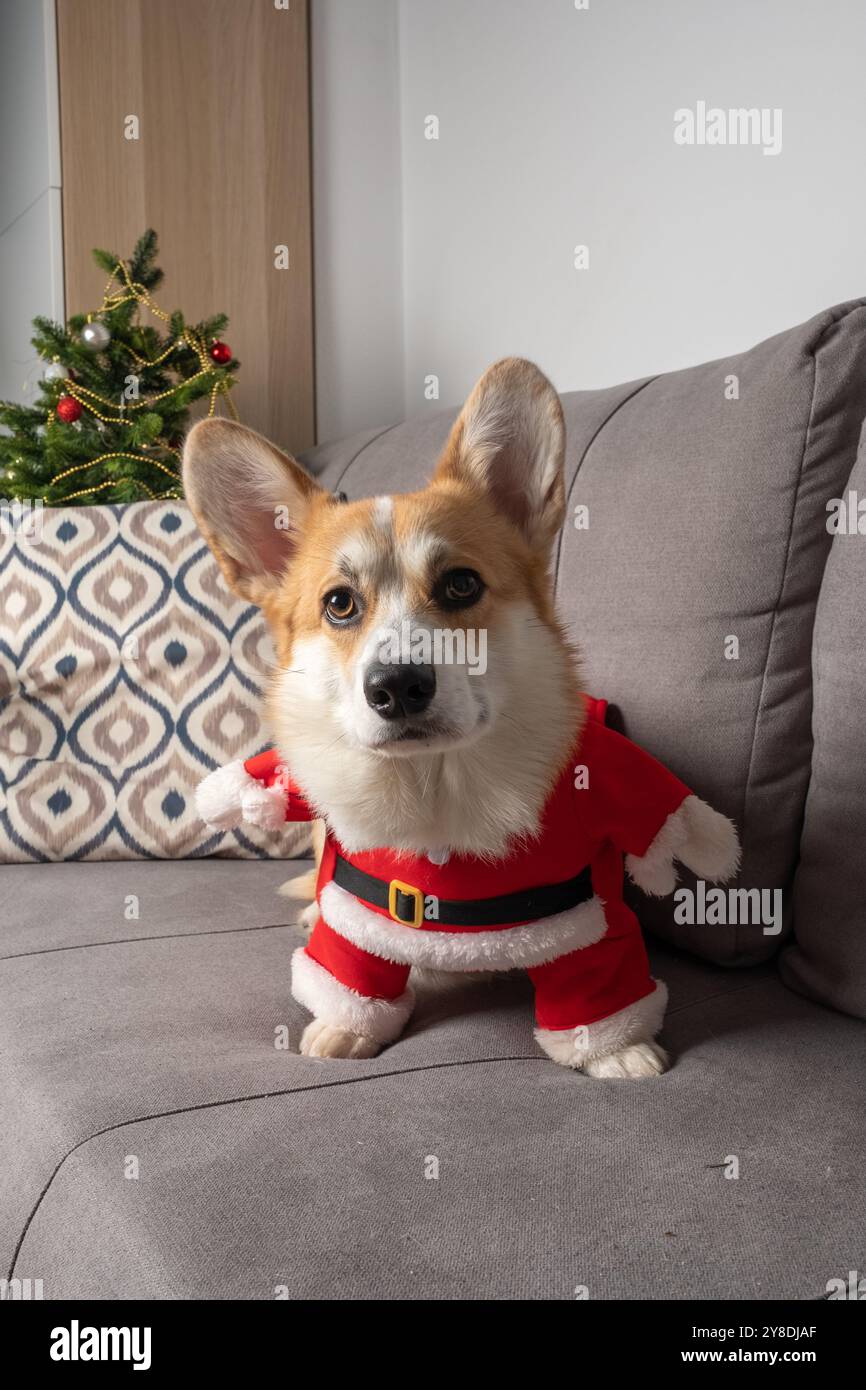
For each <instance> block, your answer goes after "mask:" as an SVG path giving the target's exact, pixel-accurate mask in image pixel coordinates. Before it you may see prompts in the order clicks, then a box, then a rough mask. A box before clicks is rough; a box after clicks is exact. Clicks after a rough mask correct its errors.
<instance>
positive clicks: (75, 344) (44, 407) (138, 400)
mask: <svg viewBox="0 0 866 1390" xmlns="http://www.w3.org/2000/svg"><path fill="white" fill-rule="evenodd" d="M156 251H157V243H156V233H155V232H153V231H147V232H145V233H144V236H143V237H141V239H140V240H139V242H138V244H137V246H136V248H135V250H134V252H133V254H132V256H131V258H130V260H129V261H128V262H124V261H121V260H119V259H118V257H117V256H113V255H110V254H109V253H108V252H107V251H98V250H97V251H94V252H93V258H94V260H95V261H96V263H97V265H99V266H101V267H102V268H103V270H105V271H106V272H107V273H108V276H109V280H108V284H107V286H106V289H105V293H104V296H103V301H102V304H101V306H100V307H99V308H98V309H97V310H95V311H94V312H93V313H91V314H76V315H75V316H74V317H73V318H71V319H70V320H69V323H68V325H67V327H66V328H63V327H61V326H60V324H57V323H52V322H51V320H50V319H46V318H36V319H34V320H33V327H34V330H35V331H34V336H33V338H32V340H31V341H32V343H33V346H34V347H35V348H36V351H37V352H38V353H39V355H40V357H42V358H44V359H45V363H46V366H45V371H44V373H43V377H42V384H41V388H40V398H39V401H38V403H37V404H35V405H32V406H30V405H18V404H15V403H14V402H8V401H6V402H0V425H3V426H5V427H6V430H8V431H9V433H8V434H7V433H4V432H0V496H5V497H7V498H13V499H20V500H22V501H23V500H25V499H38V500H41V501H42V502H44V503H45V505H46V506H53V507H59V506H63V505H65V504H66V503H74V504H81V503H93V502H137V501H141V500H142V499H145V498H156V497H179V496H180V494H181V479H180V449H181V444H182V442H183V436H184V433H185V431H186V429H187V427H188V424H189V406H190V405H191V404H192V403H193V402H194V401H196V400H199V399H200V398H201V397H204V396H206V397H209V399H210V413H211V414H213V413H214V411H215V410H216V407H217V403H218V401H219V399H220V397H221V396H223V397H224V398H225V400H226V402H227V403H228V406H229V409H230V410H231V412H232V414H234V413H235V412H234V405H233V403H232V401H231V397H230V395H229V392H230V390H231V388H232V386H233V385H234V372H235V370H236V369H237V367H238V363H237V362H236V361H235V359H234V358H233V357H232V353H231V349H230V348H229V347H228V345H227V344H226V343H224V342H222V341H221V340H220V334H221V333H222V332H223V330H224V328H225V326H226V324H227V322H228V320H227V318H226V317H225V315H224V314H217V315H215V317H214V318H211V319H207V320H206V321H205V322H204V323H199V324H196V325H195V326H194V327H189V326H188V325H187V324H186V323H185V321H184V318H183V315H182V314H181V313H179V312H178V311H175V312H174V313H172V314H167V313H165V312H164V311H163V310H162V309H161V308H160V307H159V306H158V305H157V304H156V303H154V300H153V299H152V298H151V291H152V290H154V289H155V288H156V287H157V285H158V284H159V283H160V281H161V280H162V271H161V270H160V269H159V268H158V267H157V266H156V265H155V263H154V262H155V259H156ZM142 309H146V310H148V311H149V312H150V314H151V315H152V316H153V318H154V319H155V320H156V325H155V324H154V323H141V322H140V321H139V315H140V312H141V310H142ZM158 325H163V326H164V333H161V332H160V329H159V326H158Z"/></svg>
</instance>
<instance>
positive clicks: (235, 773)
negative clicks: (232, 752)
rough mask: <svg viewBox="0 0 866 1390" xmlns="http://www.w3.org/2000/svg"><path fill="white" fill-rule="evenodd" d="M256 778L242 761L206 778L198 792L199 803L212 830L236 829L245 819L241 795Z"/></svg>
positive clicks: (203, 818) (197, 806)
mask: <svg viewBox="0 0 866 1390" xmlns="http://www.w3.org/2000/svg"><path fill="white" fill-rule="evenodd" d="M252 781H254V778H252V777H251V776H250V774H249V773H248V772H247V770H246V768H245V767H244V765H243V763H242V762H235V763H226V765H225V767H218V768H217V769H216V771H215V772H211V773H209V774H208V776H207V777H205V778H204V780H203V781H201V782H199V784H198V786H197V787H196V792H195V804H196V809H197V810H198V813H199V815H200V816H201V818H202V820H203V821H204V822H205V824H206V825H208V826H209V827H210V828H211V830H233V829H234V827H235V826H236V825H240V824H241V822H242V821H243V818H244V815H243V808H242V805H241V798H242V796H243V793H244V789H245V788H246V786H247V784H248V783H250V782H252Z"/></svg>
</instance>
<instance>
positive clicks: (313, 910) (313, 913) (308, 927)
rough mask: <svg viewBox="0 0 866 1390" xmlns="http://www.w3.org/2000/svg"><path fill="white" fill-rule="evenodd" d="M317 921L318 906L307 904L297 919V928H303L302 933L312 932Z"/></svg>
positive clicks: (316, 904)
mask: <svg viewBox="0 0 866 1390" xmlns="http://www.w3.org/2000/svg"><path fill="white" fill-rule="evenodd" d="M318 920H319V904H318V903H317V902H311V903H307V906H306V907H305V908H304V910H303V912H302V913H301V915H300V916H299V918H298V926H299V927H303V929H304V931H312V930H313V927H314V926H315V925H316V923H317V922H318Z"/></svg>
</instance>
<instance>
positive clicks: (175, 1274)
mask: <svg viewBox="0 0 866 1390" xmlns="http://www.w3.org/2000/svg"><path fill="white" fill-rule="evenodd" d="M306 867H307V866H306V865H305V864H304V863H303V862H300V863H299V862H297V861H295V862H294V863H290V864H286V863H280V862H271V863H259V862H255V861H245V862H232V861H226V860H191V861H185V862H164V863H101V864H89V865H79V864H55V865H34V866H30V865H21V866H14V867H7V868H6V869H4V872H3V898H4V912H3V916H4V919H5V920H4V931H3V938H2V940H3V957H4V959H3V964H2V970H0V991H2V998H0V1084H2V1113H3V1115H4V1124H3V1126H2V1134H0V1144H2V1168H3V1181H2V1184H0V1188H2V1211H0V1255H2V1264H3V1272H4V1273H6V1272H7V1271H10V1272H11V1273H12V1274H13V1275H14V1276H17V1277H18V1278H22V1279H24V1278H31V1279H42V1280H43V1287H44V1294H45V1297H46V1298H102V1299H105V1298H137V1297H139V1298H238V1299H272V1298H274V1297H280V1296H283V1297H289V1298H292V1299H295V1298H326V1299H344V1298H352V1299H364V1298H387V1299H426V1298H429V1299H453V1298H472V1299H512V1298H514V1299H572V1298H574V1297H576V1296H579V1291H580V1290H582V1289H586V1290H587V1292H588V1295H589V1297H590V1298H595V1299H606V1298H629V1299H644V1298H661V1299H680V1298H693V1297H696V1298H724V1299H735V1298H743V1297H745V1298H766V1299H771V1298H779V1297H791V1298H796V1299H819V1298H822V1297H825V1296H826V1285H827V1281H828V1280H829V1279H832V1278H835V1277H842V1278H846V1277H847V1274H848V1271H849V1270H850V1269H859V1270H862V1269H864V1268H866V1236H864V1232H866V1172H864V1165H863V1144H862V1138H863V1132H864V1128H863V1127H864V1108H866V1105H864V1085H863V1081H864V1075H866V1030H864V1029H863V1026H862V1024H861V1023H859V1022H857V1021H855V1020H853V1019H850V1018H847V1017H845V1016H843V1015H841V1014H836V1013H834V1012H832V1011H830V1010H828V1009H825V1008H823V1007H821V1006H819V1005H817V1004H813V1003H811V1002H809V1001H807V1000H805V999H803V998H800V997H798V996H797V995H795V994H793V993H791V992H790V991H789V990H787V989H786V988H785V987H784V986H783V985H782V984H781V983H780V981H779V979H778V977H777V974H776V972H775V969H774V968H773V967H772V966H756V967H752V968H749V969H744V970H739V971H733V970H723V969H720V968H718V967H715V966H711V965H707V964H704V963H702V962H699V961H697V960H695V959H693V958H688V957H686V956H685V955H681V954H679V953H677V952H676V951H675V950H673V949H672V948H670V947H664V948H662V947H659V948H658V949H656V950H655V951H654V967H655V972H656V974H657V975H660V976H661V977H663V978H664V979H666V980H667V982H668V985H669V988H670V993H671V1004H670V1011H669V1015H668V1022H667V1025H666V1028H665V1033H664V1038H663V1040H664V1041H665V1043H666V1044H667V1046H668V1047H669V1048H670V1049H671V1050H672V1051H673V1053H674V1055H675V1057H676V1064H675V1066H674V1067H673V1069H672V1070H671V1071H670V1072H669V1073H668V1074H667V1075H665V1076H664V1077H660V1078H657V1079H653V1080H644V1081H637V1082H623V1081H597V1080H591V1079H588V1078H585V1077H583V1076H581V1075H579V1074H575V1073H572V1072H568V1071H565V1070H563V1069H561V1068H559V1067H557V1066H555V1065H554V1064H553V1063H552V1062H550V1061H548V1060H547V1059H546V1058H545V1057H544V1056H543V1055H542V1054H541V1052H540V1051H539V1049H538V1048H537V1046H536V1044H535V1042H534V1040H533V1037H532V1024H531V995H530V990H529V987H528V983H527V981H526V980H525V978H524V977H522V976H519V975H518V976H508V977H498V978H493V979H490V978H483V979H471V978H469V977H461V978H458V979H455V980H452V981H450V982H444V983H443V982H437V981H432V980H422V981H421V982H420V984H419V987H418V988H419V1003H418V1008H417V1010H416V1013H415V1016H414V1018H413V1020H412V1022H411V1024H410V1027H409V1029H408V1031H407V1033H406V1035H405V1036H404V1037H403V1038H401V1039H400V1040H399V1041H398V1042H397V1043H395V1044H394V1045H392V1046H391V1047H390V1048H388V1049H387V1050H386V1051H385V1052H384V1053H382V1054H381V1055H380V1056H379V1057H377V1058H374V1059H372V1060H370V1061H319V1060H316V1059H312V1058H306V1057H300V1056H298V1055H297V1053H296V1052H295V1051H294V1050H293V1049H295V1048H296V1047H297V1044H298V1039H299V1037H300V1033H301V1031H302V1029H303V1027H304V1024H305V1023H306V1021H307V1016H306V1015H305V1013H304V1011H303V1010H302V1009H301V1008H300V1007H299V1006H298V1005H296V1004H295V1003H294V1001H293V1000H292V999H291V997H290V994H289V989H288V979H289V957H290V953H291V951H292V949H293V948H294V947H295V946H296V945H297V944H298V943H299V942H300V941H301V940H302V939H303V937H302V933H301V931H300V929H299V928H298V927H297V926H296V925H293V921H294V919H295V917H296V915H297V907H296V905H295V904H293V903H292V902H291V901H290V900H288V899H286V898H282V897H279V896H277V895H276V891H275V890H276V888H277V886H278V885H279V884H280V883H281V882H282V881H284V880H285V878H286V877H288V876H289V875H290V874H292V873H295V872H298V871H300V870H302V869H304V868H306ZM136 902H137V906H138V916H137V917H136V916H135V915H134V910H133V908H134V905H135V903H136ZM286 1039H287V1040H288V1048H286V1047H285V1046H281V1045H279V1044H281V1043H283V1042H284V1041H285V1040H286ZM731 1156H733V1157H735V1158H736V1159H737V1160H738V1163H739V1177H738V1178H736V1179H734V1178H731V1177H726V1176H725V1173H726V1169H725V1166H724V1165H725V1164H726V1163H729V1160H730V1157H731ZM136 1170H137V1174H138V1175H137V1177H136V1176H128V1174H130V1173H132V1172H133V1171H136ZM437 1170H438V1176H435V1173H436V1172H437Z"/></svg>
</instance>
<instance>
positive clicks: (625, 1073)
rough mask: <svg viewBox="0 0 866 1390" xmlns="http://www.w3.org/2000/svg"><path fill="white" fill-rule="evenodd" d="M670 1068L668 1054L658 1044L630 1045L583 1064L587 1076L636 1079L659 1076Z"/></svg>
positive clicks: (642, 1043)
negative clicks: (637, 1077)
mask: <svg viewBox="0 0 866 1390" xmlns="http://www.w3.org/2000/svg"><path fill="white" fill-rule="evenodd" d="M669 1066H670V1060H669V1058H668V1054H667V1053H666V1052H665V1050H664V1048H663V1047H659V1045H658V1043H651V1042H641V1043H632V1045H631V1047H623V1048H621V1049H620V1051H619V1052H609V1053H608V1054H607V1055H606V1056H605V1057H593V1058H592V1059H591V1060H590V1061H588V1062H584V1064H583V1070H584V1071H585V1072H586V1074H587V1076H599V1077H610V1076H615V1077H630V1078H633V1077H636V1076H661V1074H662V1072H663V1071H667V1069H668V1067H669Z"/></svg>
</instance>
